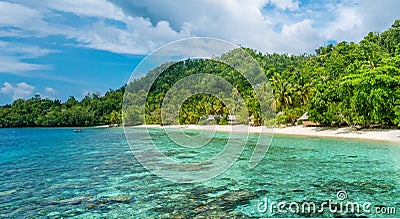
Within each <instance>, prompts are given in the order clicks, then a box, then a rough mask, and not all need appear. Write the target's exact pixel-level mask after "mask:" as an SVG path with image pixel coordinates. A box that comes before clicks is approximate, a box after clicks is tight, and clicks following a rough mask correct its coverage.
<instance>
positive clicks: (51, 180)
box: [0, 128, 400, 218]
mask: <svg viewBox="0 0 400 219" xmlns="http://www.w3.org/2000/svg"><path fill="white" fill-rule="evenodd" d="M152 131H153V132H160V133H159V134H158V135H156V136H157V138H156V139H155V140H156V141H160V142H165V144H163V145H165V147H162V148H160V149H161V150H162V151H163V152H165V153H166V154H168V156H171V157H173V158H174V159H177V160H180V161H185V162H190V161H202V160H204V159H207V158H210V157H212V156H213V154H215V153H216V152H218V151H220V150H222V148H221V146H220V145H221V143H223V142H225V141H226V138H225V137H226V136H227V134H226V133H217V134H216V136H215V137H216V140H215V141H211V142H210V145H207V146H206V147H204V148H185V150H182V149H181V148H177V147H174V146H173V145H172V143H171V142H170V141H168V140H167V138H166V136H165V135H163V133H162V132H161V131H159V130H152ZM134 132H136V133H137V135H138V139H137V144H142V145H143V147H145V146H146V144H149V142H144V141H141V139H140V135H141V133H142V132H144V130H143V129H134ZM254 142H255V140H252V139H250V140H249V143H248V145H247V146H246V149H245V151H244V153H243V154H242V155H241V157H240V158H239V159H238V161H237V162H236V163H235V164H234V165H233V166H232V167H231V168H230V169H229V170H228V171H227V172H225V173H223V174H221V175H219V176H218V177H216V178H214V179H212V180H209V181H206V182H203V183H196V184H177V183H172V182H169V181H166V180H163V179H161V178H159V177H157V176H155V175H153V174H151V173H150V172H148V171H147V170H146V169H144V168H143V167H142V166H141V165H140V163H138V162H137V161H136V159H135V158H134V157H133V156H132V154H131V152H130V149H129V147H128V145H127V144H126V142H125V139H124V135H123V130H122V129H119V128H115V129H86V130H85V132H83V133H79V134H76V133H74V132H73V129H0V166H1V169H0V217H1V218H10V217H11V218H15V217H18V218H21V217H45V216H48V217H81V218H87V217H117V216H118V217H133V218H160V217H161V218H171V217H172V218H185V217H189V218H192V217H199V218H204V217H217V218H218V217H222V216H226V217H234V216H236V217H237V218H241V217H242V218H249V217H290V216H300V217H310V216H311V217H332V216H334V217H338V216H343V215H341V214H340V213H331V212H329V211H324V212H321V213H316V214H307V213H298V214H291V213H286V214H285V213H279V212H272V213H271V212H268V211H267V212H265V213H261V212H258V210H257V205H258V203H259V202H260V201H263V200H264V198H268V200H271V201H275V202H298V203H301V202H305V201H310V202H311V201H312V202H315V203H316V204H320V203H322V202H324V201H327V200H336V201H337V197H336V194H337V192H338V191H340V190H342V191H346V192H347V195H348V197H347V199H346V200H348V201H358V202H361V203H364V202H370V203H372V204H373V206H374V207H375V206H381V207H385V206H386V207H396V208H397V212H396V214H390V215H387V214H386V215H379V214H372V213H371V214H365V213H362V214H354V213H347V214H345V215H344V216H347V217H355V216H367V217H395V216H397V217H399V216H400V199H399V196H398V194H400V170H399V168H398V162H399V161H398V160H397V159H398V155H399V154H400V147H399V145H396V144H392V143H383V142H368V141H354V140H336V139H324V138H306V137H287V136H275V138H274V141H273V144H272V146H271V148H270V149H269V151H268V153H267V155H266V157H265V158H264V159H263V161H262V162H261V163H260V164H259V165H258V166H257V167H255V168H254V169H249V168H248V163H249V157H250V156H251V153H252V152H253V149H254V145H253V143H254Z"/></svg>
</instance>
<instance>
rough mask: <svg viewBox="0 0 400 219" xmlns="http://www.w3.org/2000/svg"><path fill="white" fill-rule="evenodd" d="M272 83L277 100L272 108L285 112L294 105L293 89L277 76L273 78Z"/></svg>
mask: <svg viewBox="0 0 400 219" xmlns="http://www.w3.org/2000/svg"><path fill="white" fill-rule="evenodd" d="M271 82H272V86H273V88H274V89H273V93H274V96H275V100H274V101H273V102H272V108H273V109H275V110H279V111H283V110H284V109H285V108H286V107H287V106H289V105H291V104H292V103H293V101H292V95H293V87H292V86H291V84H289V83H288V82H287V81H285V80H283V79H282V78H281V77H280V76H279V75H277V74H275V75H274V76H273V77H272V79H271Z"/></svg>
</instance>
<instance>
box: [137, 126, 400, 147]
mask: <svg viewBox="0 0 400 219" xmlns="http://www.w3.org/2000/svg"><path fill="white" fill-rule="evenodd" d="M137 127H149V128H179V129H188V130H200V129H201V130H205V131H214V130H215V131H218V132H230V131H233V132H241V133H247V132H249V133H272V132H274V134H276V135H298V136H313V137H329V138H351V139H364V140H377V141H390V142H396V143H400V129H363V130H361V131H355V130H354V129H351V128H332V127H303V126H292V127H285V128H274V129H271V128H267V127H261V126H258V127H252V126H246V125H233V126H230V125H216V126H213V125H202V126H199V125H170V126H160V125H141V126H137Z"/></svg>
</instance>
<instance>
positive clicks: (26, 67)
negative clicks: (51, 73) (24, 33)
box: [0, 41, 57, 75]
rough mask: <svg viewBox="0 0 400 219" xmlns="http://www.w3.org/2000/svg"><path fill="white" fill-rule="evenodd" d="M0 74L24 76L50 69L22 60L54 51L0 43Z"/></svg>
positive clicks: (46, 66)
mask: <svg viewBox="0 0 400 219" xmlns="http://www.w3.org/2000/svg"><path fill="white" fill-rule="evenodd" d="M0 51H1V55H0V73H10V74H15V75H24V74H25V72H27V71H34V70H43V69H51V66H50V65H41V64H32V63H28V62H26V61H24V59H32V58H37V57H42V56H46V55H48V54H50V53H54V52H57V51H55V50H50V49H43V48H40V47H38V46H31V45H25V44H21V43H14V42H12V43H11V42H4V41H0Z"/></svg>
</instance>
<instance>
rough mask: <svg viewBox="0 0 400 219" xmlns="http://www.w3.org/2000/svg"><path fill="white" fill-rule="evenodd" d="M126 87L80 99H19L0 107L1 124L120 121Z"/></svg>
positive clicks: (34, 124) (75, 123)
mask: <svg viewBox="0 0 400 219" xmlns="http://www.w3.org/2000/svg"><path fill="white" fill-rule="evenodd" d="M124 89H125V87H122V88H120V89H118V90H116V91H114V90H109V91H108V92H107V93H106V94H105V95H104V96H102V97H100V96H98V95H95V94H92V95H90V94H88V95H86V96H85V97H84V98H83V99H82V101H80V102H79V101H77V100H76V99H75V98H74V97H72V96H71V97H69V98H68V100H67V101H66V102H65V103H61V101H60V100H49V99H42V98H41V97H40V95H38V94H37V95H35V96H34V97H32V98H31V99H28V100H23V99H18V100H15V101H14V102H13V104H12V105H11V106H10V105H6V106H2V107H1V108H0V118H1V119H0V127H33V126H39V127H55V126H88V125H103V124H114V123H117V124H119V123H121V112H120V110H121V107H122V105H121V104H122V97H123V93H124Z"/></svg>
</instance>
